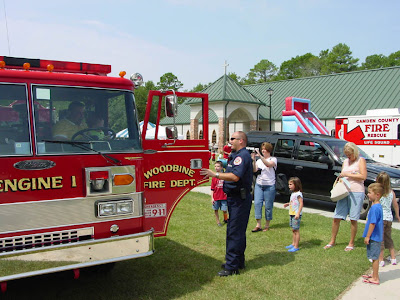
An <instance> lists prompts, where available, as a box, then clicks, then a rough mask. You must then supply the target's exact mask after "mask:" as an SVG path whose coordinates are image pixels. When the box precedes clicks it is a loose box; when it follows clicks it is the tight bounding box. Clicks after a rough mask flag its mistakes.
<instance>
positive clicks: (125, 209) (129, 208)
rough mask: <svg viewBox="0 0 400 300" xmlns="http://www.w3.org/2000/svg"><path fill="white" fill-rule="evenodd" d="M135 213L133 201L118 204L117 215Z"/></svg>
mask: <svg viewBox="0 0 400 300" xmlns="http://www.w3.org/2000/svg"><path fill="white" fill-rule="evenodd" d="M131 213H133V201H124V202H119V203H117V214H119V215H120V214H131Z"/></svg>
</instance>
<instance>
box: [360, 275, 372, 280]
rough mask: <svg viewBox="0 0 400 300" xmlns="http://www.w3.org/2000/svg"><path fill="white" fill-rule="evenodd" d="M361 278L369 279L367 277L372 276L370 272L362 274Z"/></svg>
mask: <svg viewBox="0 0 400 300" xmlns="http://www.w3.org/2000/svg"><path fill="white" fill-rule="evenodd" d="M362 278H365V279H369V278H372V275H371V274H364V275H363V276H362Z"/></svg>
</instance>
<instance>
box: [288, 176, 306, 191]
mask: <svg viewBox="0 0 400 300" xmlns="http://www.w3.org/2000/svg"><path fill="white" fill-rule="evenodd" d="M289 182H292V183H293V185H294V191H295V192H298V191H300V192H303V186H302V185H301V181H300V178H299V177H290V178H289Z"/></svg>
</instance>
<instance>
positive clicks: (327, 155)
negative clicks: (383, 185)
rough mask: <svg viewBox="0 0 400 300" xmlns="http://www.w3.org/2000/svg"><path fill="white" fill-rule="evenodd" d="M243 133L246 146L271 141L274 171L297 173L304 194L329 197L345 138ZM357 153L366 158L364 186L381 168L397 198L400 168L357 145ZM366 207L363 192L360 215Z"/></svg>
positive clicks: (284, 133) (316, 198)
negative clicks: (371, 156) (389, 178)
mask: <svg viewBox="0 0 400 300" xmlns="http://www.w3.org/2000/svg"><path fill="white" fill-rule="evenodd" d="M247 137H248V142H247V147H248V149H249V150H251V149H253V148H259V147H260V145H261V144H262V143H263V142H269V143H271V144H272V145H273V147H274V150H273V152H272V153H271V155H272V156H275V157H276V158H277V159H278V169H277V172H278V173H283V174H285V175H286V177H287V178H290V177H293V176H297V177H299V178H300V180H301V182H302V185H303V195H304V197H305V198H309V199H314V200H322V201H331V200H330V197H329V196H330V190H331V189H332V184H333V182H334V181H335V179H336V177H337V175H339V174H340V172H341V168H342V162H343V161H344V160H345V159H346V158H347V157H346V156H345V155H344V153H343V147H344V145H345V144H346V143H347V142H346V141H344V140H339V139H336V138H334V137H331V136H328V135H319V134H307V133H289V132H274V131H250V132H249V133H247ZM360 156H362V157H364V158H365V160H366V162H367V171H368V175H367V179H366V180H365V182H364V184H365V187H366V188H367V187H368V185H369V184H370V183H372V182H374V181H375V178H376V176H377V175H378V173H379V172H381V171H385V172H386V173H388V175H389V176H390V177H391V185H392V189H393V190H394V192H395V194H396V198H399V197H400V168H398V167H395V166H390V165H386V164H383V163H379V162H376V161H374V160H373V159H372V158H370V157H369V156H368V155H367V154H366V153H365V152H364V151H362V150H361V149H360ZM369 208H370V203H369V200H368V197H367V196H365V199H364V204H363V207H362V210H361V218H363V219H365V218H366V216H367V214H368V210H369Z"/></svg>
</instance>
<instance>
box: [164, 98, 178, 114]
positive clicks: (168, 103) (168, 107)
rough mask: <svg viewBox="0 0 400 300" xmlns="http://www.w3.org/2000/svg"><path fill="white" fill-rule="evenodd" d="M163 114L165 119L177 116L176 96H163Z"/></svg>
mask: <svg viewBox="0 0 400 300" xmlns="http://www.w3.org/2000/svg"><path fill="white" fill-rule="evenodd" d="M165 114H166V115H167V117H175V116H176V115H177V114H178V98H177V97H176V95H168V96H165Z"/></svg>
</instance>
